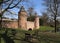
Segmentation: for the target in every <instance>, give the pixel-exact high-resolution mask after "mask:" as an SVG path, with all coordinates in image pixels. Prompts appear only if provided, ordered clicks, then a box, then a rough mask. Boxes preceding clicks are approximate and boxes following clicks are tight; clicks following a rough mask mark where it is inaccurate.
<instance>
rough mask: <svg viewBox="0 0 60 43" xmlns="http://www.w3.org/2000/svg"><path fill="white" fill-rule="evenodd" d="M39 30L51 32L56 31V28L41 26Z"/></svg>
mask: <svg viewBox="0 0 60 43" xmlns="http://www.w3.org/2000/svg"><path fill="white" fill-rule="evenodd" d="M39 30H40V31H49V30H54V28H53V27H50V26H40V28H39Z"/></svg>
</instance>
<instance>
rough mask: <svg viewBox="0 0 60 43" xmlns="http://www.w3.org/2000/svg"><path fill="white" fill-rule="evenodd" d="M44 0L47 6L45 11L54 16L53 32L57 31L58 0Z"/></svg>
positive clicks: (59, 6)
mask: <svg viewBox="0 0 60 43" xmlns="http://www.w3.org/2000/svg"><path fill="white" fill-rule="evenodd" d="M44 1H45V3H44V4H45V5H46V6H47V11H48V12H49V14H52V16H53V17H54V21H55V32H57V25H56V18H57V17H58V15H59V9H60V0H44Z"/></svg>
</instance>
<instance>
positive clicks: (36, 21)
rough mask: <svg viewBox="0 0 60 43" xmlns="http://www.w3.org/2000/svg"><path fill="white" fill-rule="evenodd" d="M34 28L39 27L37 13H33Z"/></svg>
mask: <svg viewBox="0 0 60 43" xmlns="http://www.w3.org/2000/svg"><path fill="white" fill-rule="evenodd" d="M34 28H35V29H39V17H38V16H37V13H35V21H34Z"/></svg>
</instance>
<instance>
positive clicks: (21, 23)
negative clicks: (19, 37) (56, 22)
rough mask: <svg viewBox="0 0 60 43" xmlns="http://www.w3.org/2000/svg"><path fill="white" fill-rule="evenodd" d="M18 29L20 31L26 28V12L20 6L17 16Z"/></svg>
mask: <svg viewBox="0 0 60 43" xmlns="http://www.w3.org/2000/svg"><path fill="white" fill-rule="evenodd" d="M18 27H19V28H21V29H26V28H27V12H26V11H25V9H24V7H23V6H22V7H21V9H20V11H19V14H18Z"/></svg>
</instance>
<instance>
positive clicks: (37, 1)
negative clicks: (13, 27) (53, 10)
mask: <svg viewBox="0 0 60 43" xmlns="http://www.w3.org/2000/svg"><path fill="white" fill-rule="evenodd" d="M42 3H43V0H31V5H30V6H32V7H33V8H34V10H35V11H36V12H37V13H38V15H42V12H44V11H45V9H46V8H45V6H44V5H43V4H42ZM24 7H25V8H27V7H28V5H27V6H26V5H24ZM12 10H13V11H15V12H18V11H19V10H20V9H16V8H13V9H12Z"/></svg>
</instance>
